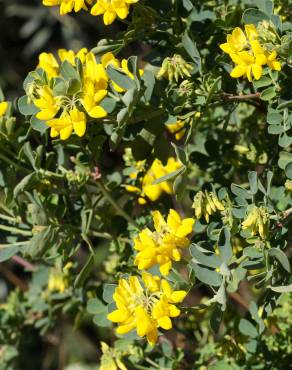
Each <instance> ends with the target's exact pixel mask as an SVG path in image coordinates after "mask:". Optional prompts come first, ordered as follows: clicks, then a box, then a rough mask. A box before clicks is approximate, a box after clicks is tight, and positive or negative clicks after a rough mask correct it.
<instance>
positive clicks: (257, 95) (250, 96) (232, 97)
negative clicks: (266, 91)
mask: <svg viewBox="0 0 292 370" xmlns="http://www.w3.org/2000/svg"><path fill="white" fill-rule="evenodd" d="M260 96H261V94H260V93H259V92H257V93H255V94H245V95H231V94H227V93H222V94H221V98H222V100H227V101H232V100H247V99H259V98H260Z"/></svg>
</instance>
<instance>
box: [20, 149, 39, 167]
mask: <svg viewBox="0 0 292 370" xmlns="http://www.w3.org/2000/svg"><path fill="white" fill-rule="evenodd" d="M23 151H24V154H25V155H26V157H27V158H28V160H29V162H30V164H31V165H32V167H33V169H34V170H37V168H36V165H35V158H34V154H33V152H32V148H31V144H30V142H26V143H25V144H24V146H23Z"/></svg>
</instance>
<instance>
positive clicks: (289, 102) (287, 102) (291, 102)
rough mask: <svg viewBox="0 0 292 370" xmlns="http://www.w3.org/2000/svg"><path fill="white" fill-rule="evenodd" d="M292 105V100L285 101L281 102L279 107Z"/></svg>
mask: <svg viewBox="0 0 292 370" xmlns="http://www.w3.org/2000/svg"><path fill="white" fill-rule="evenodd" d="M290 107H292V100H287V101H283V102H282V103H281V104H279V105H278V109H279V110H281V109H286V108H290Z"/></svg>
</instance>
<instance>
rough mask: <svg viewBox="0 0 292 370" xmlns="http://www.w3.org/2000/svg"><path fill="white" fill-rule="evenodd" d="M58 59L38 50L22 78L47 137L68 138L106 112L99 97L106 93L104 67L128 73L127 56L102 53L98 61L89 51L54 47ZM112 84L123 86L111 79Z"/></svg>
mask: <svg viewBox="0 0 292 370" xmlns="http://www.w3.org/2000/svg"><path fill="white" fill-rule="evenodd" d="M58 56H59V59H60V63H59V62H58V61H57V59H56V58H55V57H54V55H53V54H51V53H42V54H40V56H39V64H38V66H37V69H36V71H34V72H31V73H30V74H29V76H28V78H27V79H26V82H25V90H26V95H27V98H28V101H29V102H32V103H33V105H34V106H35V107H36V108H37V110H38V111H37V113H36V118H37V119H38V120H41V121H44V122H45V124H46V125H47V126H49V127H50V128H51V137H53V138H54V137H57V136H60V138H61V139H62V140H66V139H68V138H69V137H70V136H71V134H72V132H75V133H76V134H77V135H78V136H80V137H81V136H83V135H84V134H85V131H86V126H87V121H89V120H90V119H92V118H94V119H101V118H104V117H106V116H107V111H106V110H105V109H104V108H103V107H102V101H103V99H104V98H105V97H106V95H107V94H108V89H109V85H110V79H109V77H108V75H107V72H106V68H107V66H108V65H113V66H114V67H115V68H121V70H122V71H123V72H124V73H125V74H127V75H128V76H129V77H130V78H133V76H132V75H131V74H130V72H129V70H128V68H127V60H123V61H122V62H121V63H120V61H119V60H117V59H116V58H115V57H114V55H113V54H112V53H106V54H104V55H103V56H102V57H101V59H100V61H97V60H96V57H95V55H94V54H93V53H91V52H88V51H87V49H85V48H83V49H81V50H80V51H79V52H78V53H77V54H75V53H74V52H73V51H72V50H64V49H60V50H59V51H58ZM112 86H113V88H114V89H115V90H116V91H118V92H122V91H123V89H122V88H121V87H119V86H118V85H117V84H115V83H112Z"/></svg>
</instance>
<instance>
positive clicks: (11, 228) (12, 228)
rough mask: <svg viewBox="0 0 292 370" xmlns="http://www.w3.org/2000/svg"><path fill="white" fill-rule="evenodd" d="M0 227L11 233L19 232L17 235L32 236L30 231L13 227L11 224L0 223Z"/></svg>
mask: <svg viewBox="0 0 292 370" xmlns="http://www.w3.org/2000/svg"><path fill="white" fill-rule="evenodd" d="M0 229H1V230H5V231H9V232H10V233H11V234H19V235H23V236H32V232H31V231H28V230H22V229H19V228H17V227H13V226H6V225H1V224H0Z"/></svg>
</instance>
